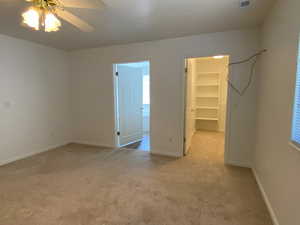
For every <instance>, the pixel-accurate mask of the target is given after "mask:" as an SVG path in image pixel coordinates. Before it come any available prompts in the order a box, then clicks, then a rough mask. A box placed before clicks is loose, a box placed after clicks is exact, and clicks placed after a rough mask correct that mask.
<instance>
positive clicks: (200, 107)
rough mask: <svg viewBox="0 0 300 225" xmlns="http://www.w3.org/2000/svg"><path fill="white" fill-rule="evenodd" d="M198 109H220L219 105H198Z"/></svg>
mask: <svg viewBox="0 0 300 225" xmlns="http://www.w3.org/2000/svg"><path fill="white" fill-rule="evenodd" d="M196 109H215V110H218V109H219V107H209V106H199V107H196Z"/></svg>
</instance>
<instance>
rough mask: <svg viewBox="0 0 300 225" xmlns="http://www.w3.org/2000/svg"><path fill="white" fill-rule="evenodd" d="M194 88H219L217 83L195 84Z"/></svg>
mask: <svg viewBox="0 0 300 225" xmlns="http://www.w3.org/2000/svg"><path fill="white" fill-rule="evenodd" d="M195 86H196V87H219V86H220V84H219V83H201V84H195Z"/></svg>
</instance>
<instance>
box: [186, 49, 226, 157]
mask: <svg viewBox="0 0 300 225" xmlns="http://www.w3.org/2000/svg"><path fill="white" fill-rule="evenodd" d="M185 63H186V74H185V84H186V91H185V137H184V154H185V155H187V154H189V153H192V152H193V151H194V152H197V154H210V155H211V156H212V157H213V154H216V155H217V156H218V157H216V158H218V159H219V158H222V160H224V155H225V132H227V130H226V121H227V119H226V114H227V105H228V99H227V96H228V83H227V79H228V65H229V56H226V55H222V56H212V57H201V58H187V59H186V60H185ZM201 145H203V146H201ZM204 146H205V147H204ZM203 149H205V150H203ZM202 150H203V152H201V151H202ZM220 155H221V157H220Z"/></svg>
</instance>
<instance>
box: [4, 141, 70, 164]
mask: <svg viewBox="0 0 300 225" xmlns="http://www.w3.org/2000/svg"><path fill="white" fill-rule="evenodd" d="M70 143H71V142H65V143H62V144H58V145H53V146H50V147H48V148H45V149H42V150H38V151H31V152H27V153H24V154H21V155H18V156H14V157H12V158H9V159H5V160H0V166H3V165H6V164H8V163H12V162H15V161H17V160H21V159H25V158H28V157H30V156H33V155H36V154H39V153H42V152H47V151H50V150H52V149H56V148H59V147H62V146H65V145H67V144H70Z"/></svg>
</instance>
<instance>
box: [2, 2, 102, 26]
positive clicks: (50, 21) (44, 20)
mask: <svg viewBox="0 0 300 225" xmlns="http://www.w3.org/2000/svg"><path fill="white" fill-rule="evenodd" d="M0 1H1V0H0ZM25 1H26V2H29V3H30V4H32V5H31V6H30V7H29V8H28V9H27V10H26V11H25V12H24V13H22V17H23V24H25V25H26V26H28V27H30V28H32V29H34V30H40V28H41V27H42V28H43V29H44V31H45V32H53V31H58V30H59V28H60V27H61V22H60V20H59V19H58V18H61V19H63V20H65V21H67V22H69V23H70V24H72V25H74V26H75V27H77V28H78V29H79V30H81V31H84V32H91V31H93V30H94V28H93V27H92V26H91V25H89V24H88V23H87V22H85V21H83V20H82V19H80V18H79V17H77V16H75V15H74V14H72V13H71V12H69V11H67V10H66V8H69V7H70V8H85V9H97V8H104V7H105V5H104V3H103V2H102V1H101V0H25Z"/></svg>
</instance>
